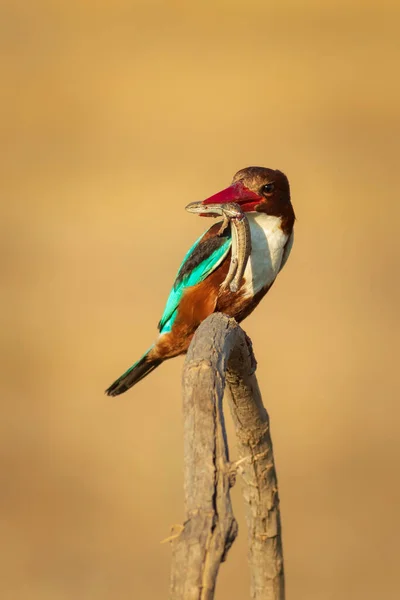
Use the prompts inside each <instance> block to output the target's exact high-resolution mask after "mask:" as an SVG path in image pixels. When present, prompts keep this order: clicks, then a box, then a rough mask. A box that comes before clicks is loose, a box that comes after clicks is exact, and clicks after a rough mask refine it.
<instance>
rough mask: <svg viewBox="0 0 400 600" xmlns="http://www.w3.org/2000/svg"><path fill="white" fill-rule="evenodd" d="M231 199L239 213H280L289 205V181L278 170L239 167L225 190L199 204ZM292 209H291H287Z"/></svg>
mask: <svg viewBox="0 0 400 600" xmlns="http://www.w3.org/2000/svg"><path fill="white" fill-rule="evenodd" d="M227 202H235V203H236V204H239V206H240V207H241V209H242V211H243V212H265V213H267V214H270V215H275V216H280V215H281V214H284V213H286V212H287V208H288V207H290V208H291V202H290V188H289V181H288V179H287V177H286V175H285V174H284V173H282V171H277V170H275V169H266V168H264V167H247V168H246V169H241V170H240V171H238V172H237V173H236V175H235V176H234V178H233V181H232V184H231V185H230V186H229V187H227V188H226V189H224V190H222V191H221V192H218V193H217V194H214V195H213V196H211V197H210V198H207V199H206V200H203V202H202V204H203V205H207V204H225V203H227ZM291 210H292V211H293V209H291Z"/></svg>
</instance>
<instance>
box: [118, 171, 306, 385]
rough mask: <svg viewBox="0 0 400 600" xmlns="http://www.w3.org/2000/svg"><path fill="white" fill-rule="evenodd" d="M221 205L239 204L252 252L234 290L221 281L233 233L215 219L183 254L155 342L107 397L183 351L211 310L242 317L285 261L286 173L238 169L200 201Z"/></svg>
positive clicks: (290, 221)
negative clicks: (227, 182) (228, 182)
mask: <svg viewBox="0 0 400 600" xmlns="http://www.w3.org/2000/svg"><path fill="white" fill-rule="evenodd" d="M224 203H236V204H238V205H239V206H240V208H241V210H242V212H245V213H246V216H247V218H248V221H249V226H250V236H251V254H250V257H249V259H248V262H247V265H246V268H245V270H244V273H243V276H242V279H241V282H240V284H239V286H238V289H237V291H235V292H233V291H232V290H231V289H230V288H229V287H227V286H224V285H222V284H223V282H224V281H225V279H226V277H227V274H228V271H229V266H230V261H231V245H232V232H231V226H230V225H229V226H228V227H226V228H221V222H217V223H215V224H214V225H212V226H211V227H210V228H209V229H208V230H207V231H206V232H205V233H204V234H203V235H202V236H201V237H200V238H199V239H198V240H197V241H196V242H195V243H194V245H193V246H192V247H191V248H190V250H189V251H188V252H187V254H186V255H185V257H184V259H183V262H182V264H181V266H180V267H179V270H178V273H177V276H176V279H175V282H174V285H173V286H172V290H171V292H170V294H169V297H168V300H167V303H166V305H165V309H164V313H163V315H162V317H161V320H160V322H159V324H158V331H159V335H158V338H157V340H156V341H155V343H154V344H153V345H152V346H151V347H150V348H149V349H148V350H147V351H146V352H145V354H144V355H143V356H142V357H141V358H140V359H139V360H138V361H137V362H135V363H134V364H133V365H132V366H131V367H129V369H128V370H127V371H125V373H123V374H122V375H121V377H119V378H118V379H117V380H116V381H114V383H112V384H111V385H110V387H109V388H108V389H107V390H106V394H108V395H109V396H118V395H119V394H122V393H123V392H126V391H127V390H129V389H130V388H131V387H132V386H133V385H135V384H136V383H138V382H139V381H141V380H142V379H143V378H144V377H146V375H148V374H149V373H151V372H152V371H154V369H156V368H157V367H158V366H159V365H160V364H161V363H162V362H164V360H167V359H168V358H173V357H174V356H178V355H180V354H184V353H186V352H187V350H188V347H189V344H190V342H191V340H192V338H193V335H194V333H195V331H196V329H197V327H198V326H199V325H200V323H201V322H202V321H203V320H204V319H206V318H207V317H208V316H209V315H210V314H211V313H213V312H222V313H224V314H226V315H227V316H229V317H234V318H235V319H236V321H238V322H240V321H243V319H245V318H246V317H247V316H248V315H249V314H250V313H251V312H252V311H253V310H254V309H255V307H256V306H257V305H258V303H259V302H260V300H261V299H262V298H263V297H264V296H265V294H266V293H267V292H268V290H269V289H270V288H271V286H272V284H273V283H274V281H275V279H276V277H277V275H278V273H279V271H281V269H282V268H283V266H284V265H285V263H286V261H287V259H288V257H289V254H290V251H291V249H292V245H293V226H294V221H295V214H294V210H293V207H292V203H291V200H290V187H289V181H288V179H287V177H286V175H285V174H284V173H282V171H278V170H275V169H267V168H265V167H247V168H245V169H241V170H240V171H238V172H237V173H236V175H235V176H234V178H233V181H232V184H231V185H230V186H229V187H227V188H226V189H224V190H222V191H221V192H218V193H217V194H214V195H213V196H211V197H209V198H207V199H206V200H203V202H202V204H203V205H204V206H206V205H207V204H224ZM204 216H209V215H204Z"/></svg>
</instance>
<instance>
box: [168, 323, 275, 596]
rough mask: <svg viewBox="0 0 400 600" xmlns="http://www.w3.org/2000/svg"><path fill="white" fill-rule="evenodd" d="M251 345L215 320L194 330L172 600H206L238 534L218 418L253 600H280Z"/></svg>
mask: <svg viewBox="0 0 400 600" xmlns="http://www.w3.org/2000/svg"><path fill="white" fill-rule="evenodd" d="M255 367H256V363H255V359H254V356H253V352H252V348H251V342H250V340H249V338H248V337H247V336H246V334H245V333H244V332H243V330H242V329H241V328H240V327H239V325H238V324H237V323H236V321H235V320H234V319H230V318H228V317H226V316H225V315H222V314H219V313H217V314H213V315H211V316H210V317H208V318H207V319H206V320H205V321H204V322H203V323H202V324H201V325H200V327H199V328H198V330H197V332H196V334H195V336H194V338H193V341H192V343H191V345H190V348H189V351H188V354H187V357H186V361H185V366H184V372H183V418H184V495H185V523H184V525H183V527H182V528H181V530H180V531H179V532H178V533H177V534H176V535H172V536H171V539H172V553H173V556H172V572H171V584H170V600H212V599H213V598H214V593H215V585H216V580H217V576H218V570H219V566H220V564H221V562H223V561H224V560H225V559H226V555H227V552H228V550H229V548H230V546H231V545H232V543H233V541H234V540H235V537H236V535H237V524H236V520H235V518H234V516H233V511H232V506H231V500H230V492H229V490H230V487H231V485H232V484H233V481H234V475H235V468H233V469H232V465H231V464H230V463H229V455H228V445H227V439H226V430H225V424H224V417H223V411H222V399H223V396H224V390H225V387H228V388H229V394H228V396H229V402H230V408H231V412H232V415H233V421H234V424H235V429H236V434H237V443H238V450H239V460H238V463H237V468H238V471H239V472H240V473H241V475H242V489H243V497H244V501H245V505H246V521H247V526H248V540H249V563H250V570H251V590H250V597H251V599H252V600H283V599H284V576H283V557H282V544H281V528H280V515H279V497H278V488H277V479H276V473H275V467H274V458H273V452H272V443H271V438H270V432H269V419H268V414H267V412H266V410H265V408H264V406H263V404H262V400H261V395H260V390H259V388H258V384H257V380H256V377H255V375H254V371H255Z"/></svg>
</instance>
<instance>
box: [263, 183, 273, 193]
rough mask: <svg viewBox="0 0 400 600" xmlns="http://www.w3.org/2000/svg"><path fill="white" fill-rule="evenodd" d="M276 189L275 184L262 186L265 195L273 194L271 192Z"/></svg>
mask: <svg viewBox="0 0 400 600" xmlns="http://www.w3.org/2000/svg"><path fill="white" fill-rule="evenodd" d="M274 188H275V184H274V183H267V184H265V185H263V186H262V188H261V192H262V193H263V194H271V192H273V191H274Z"/></svg>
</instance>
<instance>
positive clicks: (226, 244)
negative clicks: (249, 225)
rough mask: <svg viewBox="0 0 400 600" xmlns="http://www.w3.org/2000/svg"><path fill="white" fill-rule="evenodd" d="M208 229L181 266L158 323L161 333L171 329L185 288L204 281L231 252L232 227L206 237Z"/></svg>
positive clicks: (187, 254)
mask: <svg viewBox="0 0 400 600" xmlns="http://www.w3.org/2000/svg"><path fill="white" fill-rule="evenodd" d="M214 227H215V225H214ZM208 231H209V230H208ZM208 231H206V232H205V233H204V234H203V235H202V236H200V237H199V239H198V240H197V241H196V242H195V243H194V244H193V246H192V247H191V248H190V250H189V252H187V253H186V255H185V258H184V259H183V262H182V264H181V266H180V267H179V271H178V273H177V276H176V279H175V283H174V285H173V287H172V290H171V292H170V295H169V297H168V300H167V304H166V305H165V309H164V313H163V315H162V317H161V320H160V322H159V324H158V329H159V331H160V333H167V332H168V331H171V328H172V325H173V323H174V321H175V319H176V315H177V311H178V306H179V302H180V301H181V298H182V296H183V294H184V292H185V290H186V289H187V288H188V287H191V286H193V285H197V284H198V283H200V282H201V281H204V279H205V278H206V277H208V275H210V274H211V273H212V272H213V271H214V270H215V269H216V268H217V267H218V265H220V264H221V262H222V261H223V260H224V258H225V256H226V255H227V254H228V252H229V249H230V247H231V234H230V228H227V229H226V231H225V232H224V235H223V236H221V237H219V236H217V235H214V236H212V237H210V236H208V237H206V234H207V233H208ZM204 238H206V239H204Z"/></svg>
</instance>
